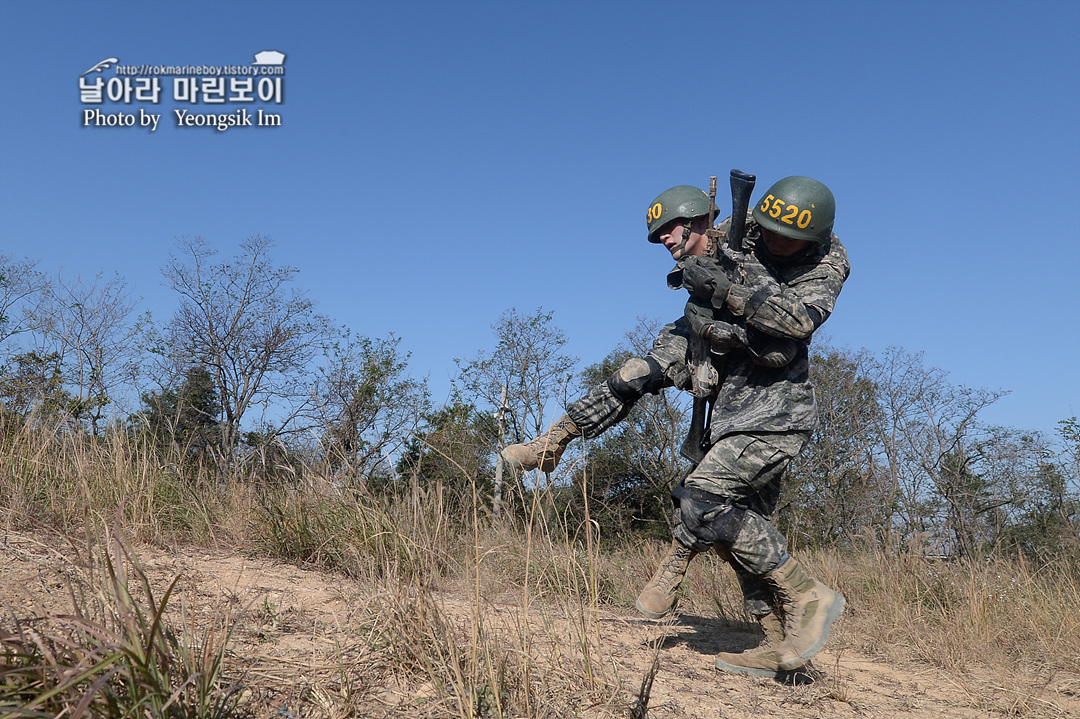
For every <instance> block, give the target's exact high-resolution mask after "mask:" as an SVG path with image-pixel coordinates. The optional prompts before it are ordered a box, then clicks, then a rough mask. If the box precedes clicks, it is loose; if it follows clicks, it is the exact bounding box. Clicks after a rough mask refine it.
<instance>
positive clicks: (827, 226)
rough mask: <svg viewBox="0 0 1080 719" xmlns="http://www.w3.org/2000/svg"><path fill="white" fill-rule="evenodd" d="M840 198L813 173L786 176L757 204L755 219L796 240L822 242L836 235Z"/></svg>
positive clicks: (772, 229) (768, 227) (767, 227)
mask: <svg viewBox="0 0 1080 719" xmlns="http://www.w3.org/2000/svg"><path fill="white" fill-rule="evenodd" d="M835 217H836V199H835V198H834V197H833V193H832V191H831V190H830V189H829V188H828V187H826V186H825V185H823V184H822V183H820V182H818V181H817V180H814V179H811V178H809V177H800V176H793V177H785V178H784V179H782V180H779V181H778V182H776V183H775V184H774V185H773V186H772V187H770V188H769V190H768V192H766V193H765V196H764V197H762V198H761V200H760V201H759V202H758V203H757V205H755V206H754V220H755V221H756V222H757V223H758V224H759V225H761V226H762V227H764V228H765V229H767V230H771V231H772V232H775V233H777V234H778V235H783V236H784V237H790V238H791V239H793V240H809V241H811V242H817V243H818V244H822V243H824V242H827V241H828V239H829V237H830V236H831V235H832V227H833V220H834V218H835Z"/></svg>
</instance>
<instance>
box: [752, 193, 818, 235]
mask: <svg viewBox="0 0 1080 719" xmlns="http://www.w3.org/2000/svg"><path fill="white" fill-rule="evenodd" d="M758 209H759V210H761V211H762V212H767V213H768V214H769V217H772V218H773V219H777V220H780V221H781V222H783V223H784V224H785V225H794V226H795V227H798V228H799V229H800V230H805V229H806V228H807V227H809V226H810V222H811V221H812V220H813V219H814V217H813V213H811V212H810V210H800V209H799V206H798V205H789V204H788V203H786V202H784V201H783V200H781V199H780V198H778V197H774V196H773V195H766V196H765V199H764V200H762V201H761V205H760V206H759V207H758Z"/></svg>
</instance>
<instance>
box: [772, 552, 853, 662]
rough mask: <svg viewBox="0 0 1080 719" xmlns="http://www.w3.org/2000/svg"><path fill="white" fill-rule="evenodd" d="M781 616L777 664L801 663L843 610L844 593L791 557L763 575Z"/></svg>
mask: <svg viewBox="0 0 1080 719" xmlns="http://www.w3.org/2000/svg"><path fill="white" fill-rule="evenodd" d="M764 579H765V581H766V582H768V583H769V584H770V585H771V586H772V588H773V591H774V592H775V594H776V601H777V603H778V604H779V606H780V611H781V612H782V613H783V616H784V640H783V641H782V642H780V645H779V646H778V647H777V648H776V651H777V657H776V659H777V666H778V667H779V668H780V669H781V670H783V671H791V670H793V669H799V668H800V667H802V666H804V665H805V664H806V663H807V662H808V661H810V658H811V657H813V656H814V655H815V654H817V653H818V651H819V650H820V649H821V647H823V646H824V645H825V642H826V641H828V639H829V628H830V627H831V626H832V623H833V622H835V621H836V620H837V618H838V617H839V616H840V614H841V613H842V612H843V611H844V605H845V603H846V602H845V601H844V597H843V595H842V594H840V592H836V591H833V590H832V589H830V588H829V587H827V586H825V585H824V584H822V583H821V582H819V581H817V580H816V579H814V578H813V577H811V576H810V575H808V574H807V573H806V571H805V570H803V568H802V565H800V564H799V563H798V562H797V561H795V559H794V558H792V557H788V558H787V561H785V562H784V563H783V564H781V565H780V566H779V567H777V568H776V569H774V570H772V571H771V572H769V573H768V574H766V575H765V576H764Z"/></svg>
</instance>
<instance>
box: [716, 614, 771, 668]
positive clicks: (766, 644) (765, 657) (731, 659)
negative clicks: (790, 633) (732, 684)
mask: <svg viewBox="0 0 1080 719" xmlns="http://www.w3.org/2000/svg"><path fill="white" fill-rule="evenodd" d="M754 618H755V619H757V620H758V623H759V624H760V625H761V630H762V631H763V632H765V639H764V640H763V641H762V642H761V644H759V645H758V646H757V647H755V648H753V649H747V650H746V651H745V652H720V653H719V654H717V655H716V668H717V669H719V670H720V671H722V672H732V673H733V674H752V675H754V676H756V677H769V678H770V679H775V678H777V677H779V676H780V675H781V674H783V673H784V671H783V670H782V669H780V655H779V652H778V651H777V648H778V647H779V646H780V645H781V644H783V642H784V620H783V619H781V618H780V617H779V615H778V614H777V613H776V612H772V613H771V614H766V615H765V616H763V617H754Z"/></svg>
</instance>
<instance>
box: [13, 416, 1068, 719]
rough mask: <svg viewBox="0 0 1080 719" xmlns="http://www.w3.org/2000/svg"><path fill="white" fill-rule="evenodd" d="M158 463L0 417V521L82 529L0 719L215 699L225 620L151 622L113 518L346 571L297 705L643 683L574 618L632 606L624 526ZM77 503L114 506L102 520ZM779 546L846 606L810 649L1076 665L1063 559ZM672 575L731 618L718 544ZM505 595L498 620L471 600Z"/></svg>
mask: <svg viewBox="0 0 1080 719" xmlns="http://www.w3.org/2000/svg"><path fill="white" fill-rule="evenodd" d="M177 460H178V455H177V454H176V453H175V452H174V451H170V450H160V449H157V448H155V447H153V446H150V445H148V444H146V443H145V442H143V441H142V440H139V439H138V438H135V437H131V436H128V435H126V434H124V433H122V432H112V433H108V434H106V435H105V436H103V437H85V436H79V435H77V434H74V433H71V432H69V431H67V430H65V429H64V428H57V427H47V426H44V425H43V424H41V423H36V424H33V423H32V424H23V425H19V426H11V425H10V424H9V425H6V426H0V525H3V526H6V527H8V528H19V527H23V528H37V529H43V528H48V529H51V530H58V531H59V532H61V533H64V534H67V535H69V536H80V535H81V536H84V537H90V538H91V539H88V540H84V541H83V542H82V544H81V545H80V546H84V547H85V549H82V550H81V555H80V556H81V563H82V564H83V565H84V566H85V567H86V569H85V570H84V575H83V576H82V578H81V579H80V580H78V581H76V582H74V583H73V585H72V586H73V591H72V595H71V596H72V604H73V610H72V611H71V612H69V613H66V614H58V613H56V612H54V611H46V610H44V609H40V610H38V611H36V612H32V613H30V614H29V615H27V614H25V613H23V614H18V613H15V612H13V611H11V610H8V612H7V614H6V615H4V618H3V619H0V641H2V642H3V651H4V656H3V659H4V660H5V663H6V667H7V668H5V669H4V670H3V671H2V673H0V716H53V715H59V714H54V712H64V714H63V716H103V717H113V716H116V717H120V716H127V715H134V714H138V713H139V712H143V709H144V708H145V709H146V710H147V711H146V712H143V714H145V715H148V716H185V717H203V716H206V717H210V716H216V717H227V716H230V715H235V714H236V713H237V711H238V709H237V704H236V702H237V701H238V697H239V694H238V693H237V692H238V685H237V683H236V682H237V678H238V675H239V668H238V667H239V665H240V663H241V659H242V658H241V657H237V658H235V659H230V658H229V657H230V654H229V649H228V647H229V641H230V638H231V637H232V636H233V634H232V632H233V629H234V628H235V625H234V624H233V623H232V620H231V619H229V618H228V616H227V615H219V616H218V619H217V620H216V621H215V622H211V623H209V624H207V623H205V622H202V621H196V620H195V616H196V615H195V614H194V613H192V612H186V613H185V612H184V611H181V612H180V614H181V616H182V617H185V619H182V620H181V621H180V622H179V624H177V623H176V622H172V623H170V622H168V621H166V620H167V614H168V613H167V612H166V611H165V607H166V606H167V605H169V604H170V603H171V602H173V596H174V594H175V583H174V584H173V585H170V586H167V587H164V588H157V589H156V590H155V588H154V587H153V586H151V583H150V582H149V581H148V579H147V577H146V574H145V572H143V571H142V570H141V568H140V567H139V564H138V561H137V559H136V557H135V555H134V553H133V552H132V551H131V549H130V547H131V546H133V545H132V544H129V543H127V542H121V541H119V536H120V534H121V533H124V534H126V536H129V537H131V538H132V539H133V541H143V542H152V543H157V544H166V545H183V544H185V543H194V544H202V543H209V542H215V541H226V542H228V543H230V544H234V545H236V546H237V547H238V548H240V549H242V550H243V551H247V552H251V553H254V554H259V555H264V556H270V557H274V558H278V559H283V560H286V561H290V562H295V563H299V564H308V565H317V566H320V567H322V568H324V569H327V570H330V571H333V572H338V573H341V574H344V575H347V576H349V577H352V578H355V579H357V580H359V581H360V582H362V583H363V584H364V585H366V587H367V590H366V591H365V592H364V593H363V595H362V596H356V597H349V598H348V599H349V602H350V604H351V606H352V607H353V611H352V614H351V615H350V616H352V617H353V619H352V620H351V623H350V624H348V625H347V626H346V627H345V631H344V633H343V634H341V635H340V636H337V635H335V638H334V640H333V641H334V642H336V645H335V646H337V655H336V657H337V658H336V660H335V661H334V662H332V663H331V664H330V665H328V666H325V667H323V669H322V670H320V671H309V672H308V673H306V674H304V675H303V676H296V677H295V681H297V682H301V683H303V685H304V686H305V687H307V688H306V689H305V690H304V692H303V694H302V696H303V701H304V702H306V708H307V709H310V711H311V713H312V714H313V715H322V716H347V715H348V714H349V713H350V712H351V713H352V714H353V715H357V716H431V717H459V718H461V719H465V718H466V717H511V716H513V717H517V716H528V717H542V716H574V715H582V714H583V713H587V714H589V715H590V716H625V715H626V712H627V707H628V706H630V705H631V704H635V702H636V705H635V709H634V711H636V712H637V714H636V716H644V715H645V713H646V712H647V702H648V699H647V697H648V691H649V689H648V687H649V685H650V684H651V679H650V677H651V676H652V674H649V675H647V676H646V677H644V678H642V677H626V676H620V675H619V674H618V671H617V670H616V669H615V666H616V665H617V662H616V661H615V658H614V657H613V656H612V655H611V651H612V650H611V649H610V647H608V646H606V644H605V642H604V641H603V636H602V632H601V631H600V625H599V618H598V617H599V613H600V611H601V610H603V609H605V608H613V607H614V608H620V607H621V608H627V609H628V608H629V607H631V606H632V605H633V601H634V598H635V597H636V595H637V592H638V591H639V590H640V587H641V586H642V585H643V584H644V583H645V582H646V581H647V579H648V577H649V575H650V574H651V573H652V570H653V568H654V567H655V566H656V564H657V562H658V560H659V558H660V556H661V555H662V553H663V551H664V548H663V547H660V546H658V545H655V544H653V543H647V542H639V541H635V540H633V539H628V540H627V541H626V542H624V543H623V544H622V545H621V546H619V548H618V549H616V550H612V551H603V552H602V551H601V550H600V549H599V547H600V542H599V541H598V533H599V531H600V530H601V529H603V528H600V527H597V526H596V525H595V523H593V522H592V521H591V520H590V519H589V517H588V514H587V513H586V516H585V519H584V521H581V520H580V519H574V518H572V517H571V516H570V515H560V514H558V513H557V512H556V511H555V510H554V509H553V505H552V504H550V503H549V502H547V501H546V498H545V496H544V495H543V493H541V492H535V493H531V494H529V495H527V496H526V497H525V498H524V499H523V498H522V497H521V496H518V498H517V502H518V504H517V511H516V512H514V513H510V514H509V515H508V516H505V517H504V518H503V519H502V521H500V522H493V521H492V520H491V518H490V517H489V516H487V514H486V512H485V510H484V508H483V507H484V502H483V501H482V500H481V498H479V497H477V496H475V488H474V487H473V486H472V485H470V484H468V483H467V482H465V483H462V485H461V486H463V487H465V488H466V489H465V491H466V492H467V496H465V497H462V496H451V495H450V490H449V489H448V488H447V487H445V486H443V485H441V484H439V483H438V482H433V483H431V484H429V485H426V486H418V485H417V484H415V483H414V484H413V485H412V486H410V487H408V488H406V490H405V491H400V492H396V493H395V492H390V493H382V494H375V493H372V492H369V491H367V490H366V489H365V488H363V487H343V486H342V485H341V484H340V483H339V482H337V481H335V480H333V479H332V478H331V477H330V476H329V474H328V473H324V472H322V471H321V469H320V468H319V467H305V468H303V469H302V471H300V472H298V473H296V474H295V476H292V475H291V474H290V477H291V478H290V479H289V481H287V482H283V481H281V480H280V479H277V480H273V481H272V480H271V479H268V478H265V477H259V476H251V475H245V474H242V473H238V474H236V475H235V476H222V475H221V473H220V472H218V471H217V470H216V469H215V468H212V467H198V466H195V467H192V466H187V465H184V464H182V463H179V462H178V461H177ZM284 474H285V473H279V474H278V476H279V477H280V476H283V475H284ZM461 507H466V508H467V509H466V511H465V513H464V516H463V513H462V510H461ZM97 517H116V519H115V520H114V521H113V522H112V523H110V527H112V528H111V529H108V528H107V527H106V526H105V524H104V523H103V522H101V521H100V520H99V519H96V518H97ZM106 529H108V531H106ZM97 535H103V536H106V537H107V538H106V539H104V540H101V541H99V542H95V540H93V539H92V538H93V537H94V536H97ZM800 557H801V558H802V559H803V560H804V561H805V562H806V564H807V565H808V566H809V567H810V568H811V570H812V571H813V572H814V573H815V574H816V575H817V576H819V577H820V578H822V579H824V580H825V581H826V582H828V583H829V584H831V585H833V586H835V587H837V588H839V589H840V590H841V591H842V592H843V593H844V594H845V595H846V596H847V598H848V607H849V610H848V611H847V612H846V613H845V615H844V620H843V621H842V622H840V624H839V625H838V626H837V630H836V638H835V640H834V642H833V644H831V645H830V646H833V647H835V648H838V649H844V648H851V649H855V650H858V651H861V652H866V653H870V654H874V655H878V656H882V657H885V658H886V659H897V660H904V661H912V660H914V661H921V662H926V663H929V664H931V665H934V666H937V667H940V668H942V669H943V670H945V671H948V672H952V673H954V674H955V675H956V676H958V677H962V676H964V674H965V672H967V671H968V670H969V669H972V668H975V667H981V668H983V669H987V670H989V671H991V672H992V673H995V672H996V673H999V674H1001V675H1002V676H1005V675H1009V676H1010V679H1009V685H1010V686H1011V687H1013V688H1014V696H1015V702H1016V705H1017V706H1020V707H1021V709H1022V707H1023V706H1025V704H1024V702H1027V701H1028V697H1030V696H1035V695H1036V694H1037V693H1038V687H1039V686H1040V684H1039V683H1040V682H1045V681H1046V678H1047V677H1050V676H1054V675H1058V674H1068V673H1080V562H1076V561H1071V562H1070V561H1066V560H1064V559H1062V560H1061V561H1059V562H1057V563H1055V564H1045V565H1038V566H1036V565H1034V564H1032V563H1030V562H1028V561H1026V560H1024V559H1022V558H1018V557H996V558H991V559H988V560H978V561H976V560H971V561H966V562H958V563H948V562H934V561H931V560H928V559H926V558H922V557H918V556H913V555H909V554H903V553H895V552H887V551H883V550H882V549H880V548H878V547H872V546H866V547H858V548H851V549H847V550H838V549H828V550H820V551H815V552H808V553H801V554H800ZM685 586H686V589H685V593H686V596H685V598H684V599H683V603H682V605H681V607H682V608H683V610H684V611H687V612H693V613H697V614H700V615H705V616H720V617H722V618H727V619H732V620H746V619H747V617H746V616H745V615H744V614H743V610H742V606H741V600H740V595H739V590H738V587H737V584H736V583H735V581H734V580H733V576H732V573H731V572H730V570H729V569H728V568H727V566H726V565H725V564H724V563H723V562H721V561H719V560H718V558H716V557H713V556H704V557H701V558H699V559H697V560H695V562H694V564H693V565H692V567H691V572H690V576H689V578H688V581H687V583H686V585H685ZM444 590H452V591H449V592H447V591H444ZM155 592H156V593H155ZM447 597H453V598H457V599H454V600H453V601H456V602H458V605H456V606H454V607H451V606H450V605H449V604H448V601H450V600H448V599H447ZM461 597H466V599H465V600H464V602H465V605H464V608H463V607H462V606H461V605H460V604H461V601H462V600H461V599H460V598H461ZM505 606H512V607H514V611H512V612H502V611H496V609H495V608H496V607H505ZM658 656H660V657H661V659H660V661H662V656H663V652H661V653H660V655H658ZM232 662H235V664H234V663H232ZM655 670H656V667H655V665H654V667H653V669H652V672H653V673H655ZM958 681H960V682H961V683H963V680H958ZM387 686H396V687H404V688H407V691H406V692H405V693H404V695H403V698H402V701H401V702H399V703H398V704H393V705H391V704H387V703H386V702H382V701H381V700H380V701H376V699H374V697H377V696H378V693H379V691H381V690H383V689H385V687H387ZM639 686H640V689H638V687H639ZM267 691H268V692H269V693H268V694H267V695H268V696H269V695H270V694H272V692H271V691H270V690H267ZM635 693H636V697H635ZM978 701H979V700H978V698H977V697H976V698H973V699H972V702H973V703H976V704H977V703H978ZM643 702H644V703H643ZM133 708H137V709H135V710H133ZM264 708H265V707H264ZM248 710H250V707H249V708H248V709H246V710H245V711H248ZM275 710H276V709H275ZM1010 711H1012V710H1011V709H1010ZM4 712H6V714H5V713H4ZM1019 713H1023V712H1022V711H1020V712H1019Z"/></svg>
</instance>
